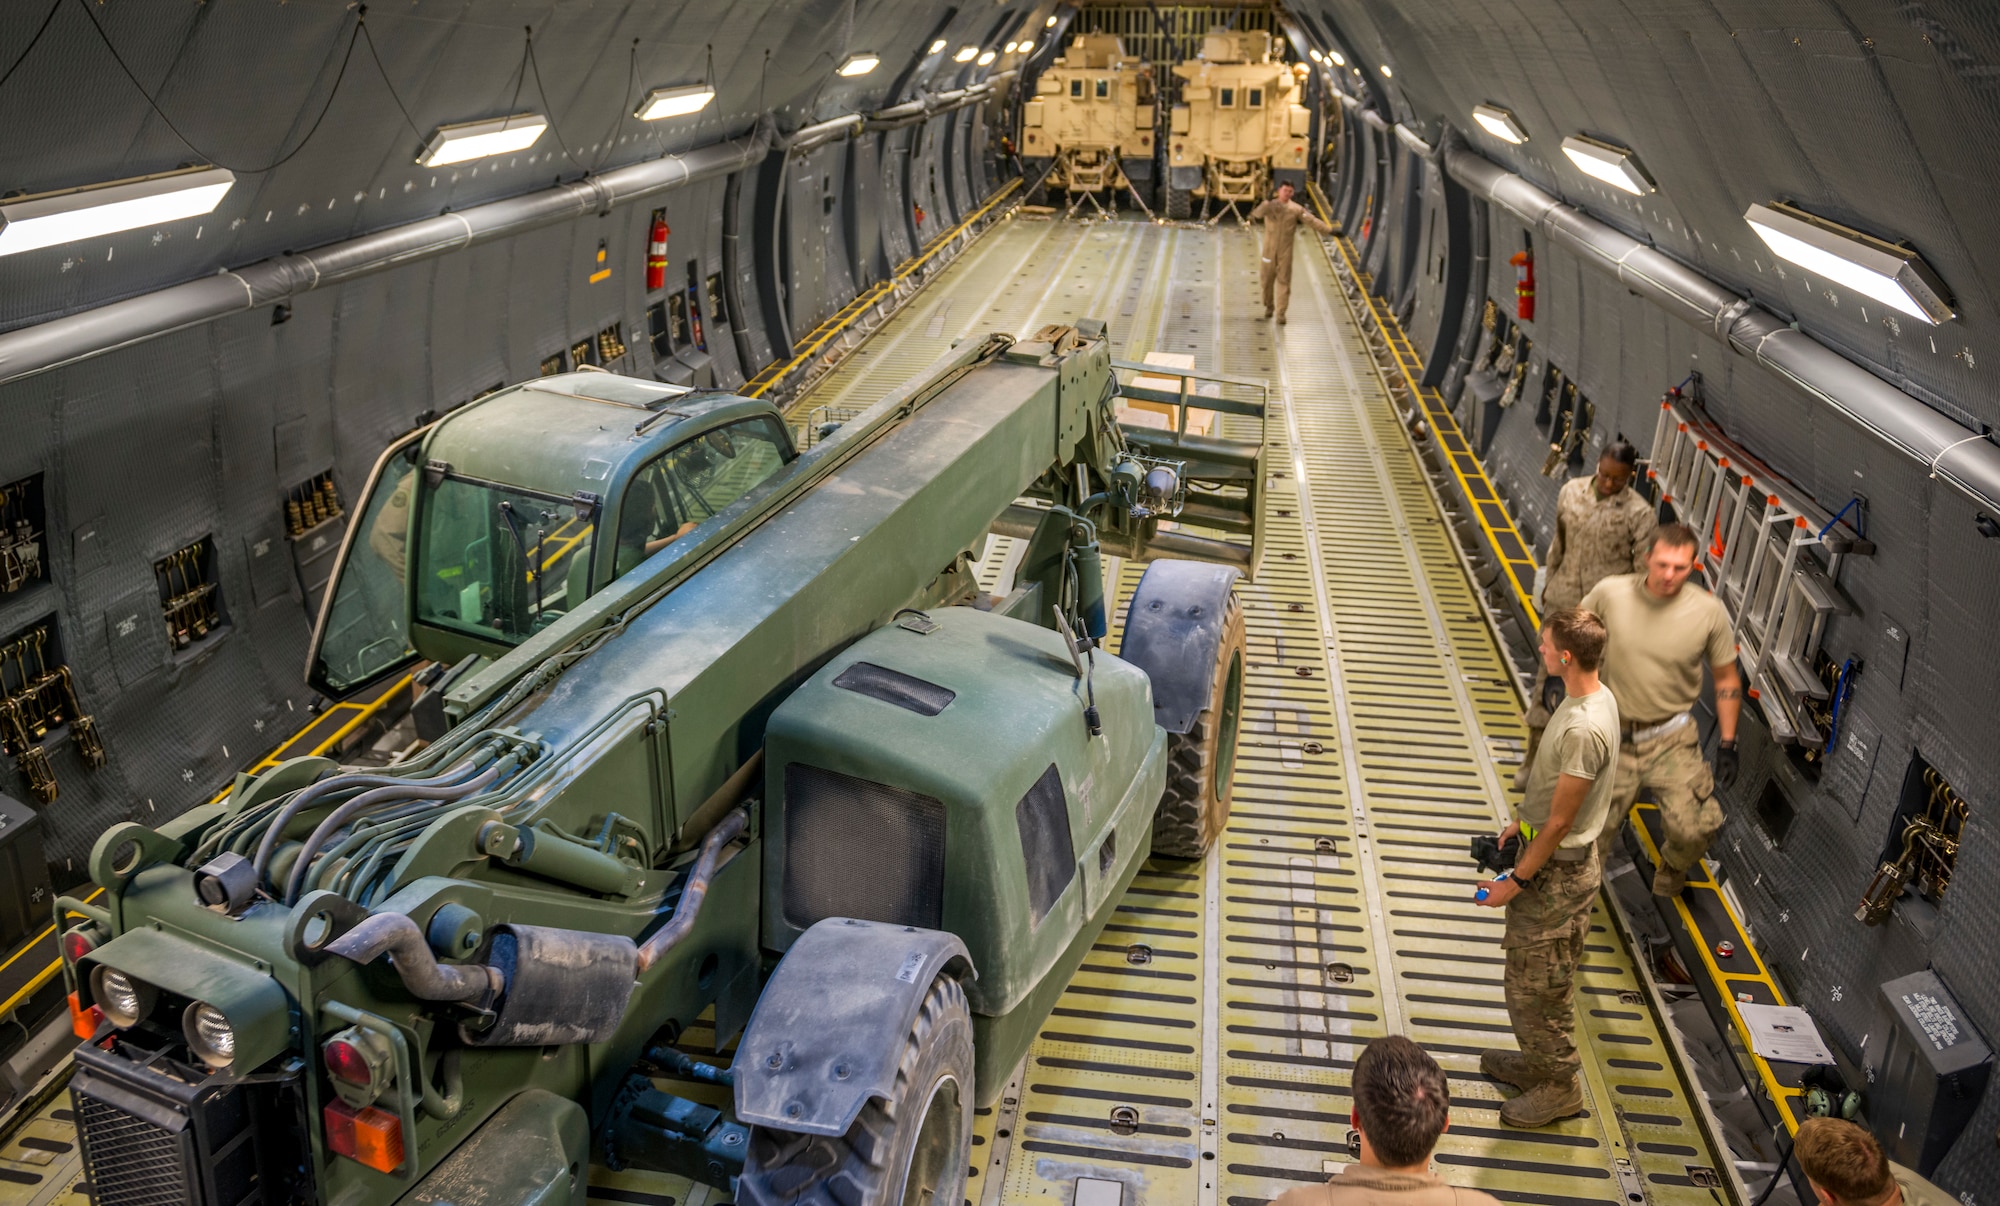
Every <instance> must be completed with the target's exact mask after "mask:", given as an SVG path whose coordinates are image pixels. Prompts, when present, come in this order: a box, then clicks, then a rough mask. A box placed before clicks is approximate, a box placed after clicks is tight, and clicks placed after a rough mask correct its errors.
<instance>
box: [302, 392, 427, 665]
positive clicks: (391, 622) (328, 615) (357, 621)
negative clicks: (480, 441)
mask: <svg viewBox="0 0 2000 1206" xmlns="http://www.w3.org/2000/svg"><path fill="white" fill-rule="evenodd" d="M429 432H430V428H429V427H423V428H419V429H418V430H416V431H413V432H411V433H410V434H409V435H406V436H404V437H402V438H401V439H399V440H397V441H396V442H395V443H393V444H391V445H389V447H388V450H387V451H385V452H383V454H382V456H381V458H380V459H379V460H377V461H376V462H375V468H374V470H373V471H372V472H370V473H369V475H368V485H367V488H366V489H364V490H363V491H362V498H363V500H364V501H363V504H362V507H361V510H360V512H359V515H358V518H357V519H356V521H355V522H354V523H353V524H352V525H351V526H349V527H348V529H347V535H346V536H345V537H344V538H343V539H342V540H341V543H340V556H339V558H338V559H337V560H336V561H335V562H334V565H333V582H332V584H331V586H329V588H328V589H327V592H326V595H325V598H324V599H323V600H322V601H321V603H320V610H319V619H318V620H317V622H315V623H314V625H313V634H312V647H311V648H310V649H309V650H308V651H307V653H306V682H307V683H309V684H311V686H312V688H313V689H314V690H315V691H318V692H319V693H320V694H322V695H324V696H326V697H327V698H329V699H344V698H346V697H347V696H349V695H352V694H354V693H355V692H356V691H359V690H361V689H362V688H364V687H367V686H369V685H370V684H372V683H375V682H377V681H379V680H381V679H382V678H384V677H386V676H388V675H390V674H393V673H395V672H397V671H399V670H402V669H405V668H406V667H408V666H410V665H411V664H413V663H414V662H416V660H417V651H416V650H415V649H413V648H411V646H410V601H409V589H408V585H407V583H408V578H409V572H408V563H407V550H408V548H409V531H410V520H411V516H412V515H413V514H414V505H413V504H414V503H415V501H416V492H417V489H418V487H419V486H420V485H421V484H422V470H423V463H422V455H423V443H424V436H425V435H427V434H428V433H429Z"/></svg>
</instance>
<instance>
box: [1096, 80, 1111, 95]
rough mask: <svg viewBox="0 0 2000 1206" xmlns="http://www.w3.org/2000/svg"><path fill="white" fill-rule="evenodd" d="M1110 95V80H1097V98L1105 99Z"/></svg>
mask: <svg viewBox="0 0 2000 1206" xmlns="http://www.w3.org/2000/svg"><path fill="white" fill-rule="evenodd" d="M1110 96H1111V81H1110V80H1099V81H1097V99H1098V100H1105V99H1108V98H1109V97H1110Z"/></svg>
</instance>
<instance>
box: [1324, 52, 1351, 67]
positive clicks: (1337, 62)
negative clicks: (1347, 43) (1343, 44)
mask: <svg viewBox="0 0 2000 1206" xmlns="http://www.w3.org/2000/svg"><path fill="white" fill-rule="evenodd" d="M1326 57H1327V58H1329V59H1332V60H1333V65H1334V66H1335V67H1345V66H1347V56H1346V55H1344V54H1342V53H1340V52H1339V51H1338V50H1329V51H1327V52H1326Z"/></svg>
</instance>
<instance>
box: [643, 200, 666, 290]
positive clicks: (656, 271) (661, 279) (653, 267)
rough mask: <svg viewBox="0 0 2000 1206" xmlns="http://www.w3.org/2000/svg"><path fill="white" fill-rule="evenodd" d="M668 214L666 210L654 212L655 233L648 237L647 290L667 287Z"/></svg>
mask: <svg viewBox="0 0 2000 1206" xmlns="http://www.w3.org/2000/svg"><path fill="white" fill-rule="evenodd" d="M667 233H668V232H667V215H666V212H665V211H664V210H661V211H655V212H654V214H653V233H652V234H651V235H650V236H648V237H647V239H646V290H647V292H649V293H650V292H652V291H653V290H655V289H664V288H666V287H667Z"/></svg>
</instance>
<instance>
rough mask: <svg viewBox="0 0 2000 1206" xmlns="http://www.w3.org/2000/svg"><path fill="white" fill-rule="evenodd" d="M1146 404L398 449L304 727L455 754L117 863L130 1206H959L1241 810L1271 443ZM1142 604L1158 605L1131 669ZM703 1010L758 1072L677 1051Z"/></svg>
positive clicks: (1059, 361)
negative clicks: (686, 1190)
mask: <svg viewBox="0 0 2000 1206" xmlns="http://www.w3.org/2000/svg"><path fill="white" fill-rule="evenodd" d="M1113 370H1114V362H1113V361H1112V360H1111V358H1110V354H1109V350H1108V347H1107V345H1106V341H1105V340H1104V338H1103V330H1102V326H1101V324H1094V323H1085V324H1080V325H1079V326H1078V327H1051V328H1049V329H1046V330H1044V331H1043V332H1041V333H1039V334H1038V335H1036V336H1035V337H1033V338H1032V339H1029V340H1024V341H1020V342H1016V341H1014V340H1012V339H1010V338H1008V337H1005V336H994V337H991V338H988V339H985V340H982V341H977V342H970V343H968V344H966V345H963V346H961V347H959V348H958V349H956V350H955V351H954V352H953V353H952V354H951V355H949V356H948V357H947V358H946V359H945V360H943V361H941V362H940V363H938V364H937V365H935V366H933V367H932V368H931V369H930V370H929V371H927V372H926V373H925V374H923V375H922V376H920V377H919V378H918V379H917V380H916V381H914V382H912V383H911V384H909V385H908V386H906V387H904V388H903V389H901V390H899V391H898V392H896V393H895V394H893V395H891V396H889V397H887V398H884V399H882V400H881V401H880V402H879V403H878V404H877V405H875V406H874V407H872V408H870V409H869V410H868V411H866V412H864V413H863V414H861V415H860V416H858V417H856V418H854V419H853V420H851V421H849V422H847V423H845V424H842V425H840V426H839V427H838V428H836V429H833V430H830V431H827V432H824V433H823V434H822V436H821V438H819V439H818V440H817V442H816V443H814V444H813V446H812V447H810V448H809V449H807V450H805V451H803V452H801V451H799V450H797V449H796V448H795V447H794V440H793V437H792V434H791V432H790V431H789V430H788V429H787V427H786V426H785V424H784V422H783V421H782V419H781V417H780V416H779V414H778V412H777V411H775V410H774V409H773V408H772V407H771V406H770V405H768V404H766V403H762V402H757V401H753V400H750V399H746V398H742V397H736V396H732V395H728V394H725V393H716V392H700V391H689V390H685V389H681V388H679V387H675V386H670V385H662V384H658V383H654V382H649V381H640V380H634V379H630V378H625V377H620V376H615V375H611V374H606V373H577V374H568V375H562V376H554V377H548V378H543V379H540V380H536V381H532V382H528V383H526V384H523V385H519V386H516V387H513V388H511V389H507V390H503V391H501V392H499V393H496V394H493V395H490V396H488V397H486V398H484V399H481V400H479V401H477V402H474V403H472V404H470V405H467V406H465V407H462V408H460V409H458V410H456V411H454V412H452V413H450V414H448V415H446V416H445V417H443V418H442V419H439V420H438V421H437V422H435V423H433V424H432V425H430V426H429V427H426V428H424V429H422V430H420V431H417V432H413V433H411V434H410V435H409V436H407V437H405V438H403V439H402V440H400V441H398V442H397V443H396V444H394V445H393V446H392V447H391V448H389V449H388V451H387V452H386V453H385V454H384V455H383V457H382V459H381V461H380V462H379V463H378V465H377V466H376V469H375V471H374V474H373V476H372V478H371V480H370V482H369V484H368V487H367V489H366V491H365V494H364V502H363V504H362V506H361V508H360V509H359V511H358V513H357V514H358V520H357V522H356V523H355V524H354V525H353V527H352V529H351V530H350V532H349V535H348V537H347V541H346V545H345V547H344V548H343V549H342V551H341V554H340V557H341V560H340V563H339V567H338V569H337V570H336V575H337V576H336V579H335V581H334V583H333V584H332V586H331V588H330V589H329V591H328V597H327V602H326V604H325V605H324V607H323V610H322V613H321V616H320V620H319V624H318V626H317V629H316V631H315V634H314V643H313V651H312V657H311V665H310V671H309V677H310V678H311V680H312V681H313V682H314V683H315V685H316V686H317V687H318V688H319V689H320V690H321V691H323V692H324V693H326V694H328V695H329V696H335V697H338V696H342V695H346V694H348V693H351V692H355V691H358V690H360V689H362V688H364V687H366V686H368V685H369V684H371V683H376V682H380V681H381V680H382V679H383V678H384V676H387V675H391V674H400V673H409V672H411V668H412V667H415V666H418V665H423V666H424V667H425V668H424V669H422V670H421V671H418V672H417V673H418V676H419V680H420V681H422V682H426V683H428V690H427V691H426V692H425V694H424V695H423V696H422V697H421V699H420V701H419V703H418V705H417V707H416V717H417V720H418V722H419V727H420V728H421V729H422V731H423V732H424V734H425V735H426V736H427V737H428V744H427V745H425V746H423V748H422V749H421V750H420V751H418V752H415V753H410V754H408V755H407V756H405V757H402V758H401V759H400V760H398V761H394V762H392V763H391V764H389V765H387V766H382V767H373V768H363V767H343V766H340V765H336V764H335V763H333V762H331V761H328V760H325V759H320V758H299V759H294V760H291V761H288V762H285V763H283V764H281V765H279V766H277V767H275V768H273V769H271V770H268V771H266V772H264V773H262V774H260V775H257V776H254V777H253V776H243V777H240V778H239V779H238V781H237V782H236V784H235V786H234V789H233V790H232V791H231V792H230V793H229V794H228V795H227V796H226V798H223V799H221V800H219V801H216V802H214V803H211V804H207V805H202V806H199V807H195V808H192V809H190V810H189V811H187V812H185V813H183V814H181V815H180V816H178V817H177V818H175V819H174V820H172V821H170V822H168V823H166V824H162V825H159V826H157V827H148V826H145V825H140V824H136V823H128V824H123V825H119V826H117V827H115V828H113V829H111V830H110V831H109V832H107V833H105V834H104V835H103V837H102V839H101V840H100V841H99V842H98V844H97V846H96V848H95V850H94V853H93V856H92V861H91V868H90V869H91V874H92V876H93V878H94V879H95V880H96V882H97V883H98V884H100V885H101V886H102V887H103V888H104V895H103V897H102V898H101V900H99V901H98V902H96V903H84V902H82V901H77V900H65V901H63V902H62V903H61V904H60V905H59V908H58V915H59V917H61V918H62V924H63V925H64V926H65V933H64V943H63V946H64V950H65V952H66V960H67V965H68V968H69V974H70V975H71V977H72V980H73V986H74V987H75V989H76V991H77V994H78V995H77V1001H78V1007H79V1008H80V1009H81V1010H82V1011H83V1013H82V1016H83V1017H85V1018H87V1019H91V1020H93V1021H95V1022H96V1025H95V1029H94V1033H93V1034H92V1037H91V1038H90V1039H89V1040H88V1041H86V1042H84V1043H83V1044H82V1045H80V1046H79V1048H78V1049H77V1052H76V1059H75V1069H74V1072H73V1077H72V1081H71V1092H72V1095H73V1099H74V1105H75V1109H76V1115H77V1122H78V1127H79V1131H80V1134H81V1138H82V1144H83V1149H84V1158H85V1164H86V1168H87V1175H88V1177H89V1180H90V1183H91V1186H92V1191H93V1194H94V1195H95V1199H96V1201H97V1202H99V1203H100V1204H102V1206H125V1204H128V1203H129V1204H138V1203H164V1202H189V1203H197V1204H200V1206H225V1204H226V1206H239V1204H242V1203H251V1202H267V1203H278V1202H294V1201H296V1202H318V1203H328V1204H338V1206H373V1204H376V1203H383V1204H386V1203H392V1202H407V1203H443V1202H454V1203H471V1202H478V1203H484V1204H498V1203H571V1204H577V1206H580V1204H581V1203H582V1202H583V1200H584V1193H585V1170H586V1168H587V1166H588V1165H589V1164H591V1163H592V1162H593V1161H597V1162H605V1163H608V1164H610V1165H612V1166H614V1167H632V1168H646V1169H655V1170H660V1171H665V1172H672V1173H677V1174H681V1175H685V1176H688V1177H691V1178H693V1179H696V1180H699V1181H703V1182H706V1183H709V1184H713V1185H716V1186H720V1187H722V1188H724V1189H727V1190H731V1191H733V1192H734V1193H735V1194H736V1200H737V1201H739V1202H744V1203H776V1202H780V1201H784V1202H793V1201H811V1202H836V1201H837V1202H839V1203H842V1204H843V1206H859V1204H875V1203H890V1202H904V1203H925V1202H930V1201H933V1200H934V1201H936V1202H940V1203H943V1202H956V1201H958V1200H960V1198H961V1196H962V1193H963V1190H964V1185H965V1180H966V1173H967V1166H968V1153H969V1145H970V1141H971V1127H972V1111H973V1109H974V1108H975V1106H976V1105H978V1104H981V1103H986V1102H990V1101H991V1100H992V1099H993V1098H994V1097H995V1096H996V1095H997V1094H998V1092H999V1091H1000V1089H1001V1087H1002V1086H1003V1085H1004V1084H1005V1083H1006V1081H1007V1078H1008V1076H1009V1074H1010V1072H1011V1070H1012V1068H1013V1067H1014V1066H1015V1065H1016V1063H1018V1061H1019V1060H1020V1059H1021V1058H1022V1057H1023V1055H1024V1054H1025V1052H1026V1050H1027V1048H1028V1046H1029V1043H1030V1041H1031V1039H1032V1036H1033V1035H1034V1033H1035V1032H1036V1030H1037V1028H1038V1027H1039V1026H1040V1024H1041V1023H1042V1021H1043V1020H1044V1018H1045V1017H1046V1016H1047V1015H1048V1013H1049V1010H1050V1008H1051V1007H1052V1004H1053V1003H1054V1001H1055V999H1056V997H1057V995H1058V994H1059V993H1060V992H1061V991H1062V989H1063V986H1064V984H1065V982H1066V981H1067V980H1068V978H1069V977H1070V975H1071V973H1072V972H1073V971H1074V970H1075V969H1076V968H1077V966H1078V965H1079V963H1080V962H1081V960H1082V958H1083V956H1084V953H1085V952H1086V951H1087V950H1088V949H1089V947H1090V945H1091V943H1092V941H1093V940H1094V939H1095V937H1096V936H1097V934H1098V933H1099V931H1100V929H1101V927H1102V926H1103V925H1104V922H1105V920H1106V918H1107V916H1108V915H1109V913H1110V911H1111V910H1112V909H1113V908H1114V907H1115V905H1116V902H1117V900H1118V898H1119V896H1120V894H1121V893H1122V891H1123V890H1124V888H1125V887H1126V885H1127V884H1128V883H1129V882H1130V880H1131V878H1132V876H1133V875H1134V873H1135V872H1136V870H1137V869H1138V867H1139V865H1140V863H1141V861H1142V860H1143V859H1145V858H1146V857H1147V855H1148V852H1149V851H1153V852H1160V853H1167V854H1173V855H1182V856H1187V855H1195V854H1198V853H1199V852H1200V850H1201V849H1202V847H1203V846H1204V845H1205V844H1206V843H1207V842H1208V841H1209V840H1210V839H1211V838H1212V837H1213V835H1214V833H1215V832H1216V830H1217V828H1218V827H1219V825H1220V824H1221V822H1222V820H1223V818H1224V816H1225V814H1226V810H1227V802H1228V783H1229V771H1230V765H1231V761H1232V758H1233V754H1234V749H1235V740H1236V717H1237V711H1238V706H1239V700H1240V698H1241V687H1242V675H1243V626H1242V616H1241V611H1240V609H1239V607H1238V605H1237V604H1236V603H1235V602H1233V600H1232V597H1231V586H1232V584H1233V582H1234V581H1235V580H1236V578H1237V577H1238V575H1239V574H1240V573H1243V572H1246V571H1250V570H1252V569H1253V568H1254V565H1255V561H1256V557H1257V552H1258V549H1259V547H1260V542H1259V540H1258V533H1259V531H1260V529H1261V524H1260V522H1259V519H1260V514H1261V509H1262V506H1263V492H1262V489H1261V465H1260V456H1261V443H1256V442H1234V441H1230V440H1224V439H1218V438H1206V437H1199V436H1193V435H1176V434H1174V433H1171V432H1160V431H1157V430H1151V429H1137V428H1135V429H1132V430H1130V431H1127V430H1125V429H1123V428H1121V427H1120V426H1119V424H1118V423H1117V422H1116V421H1115V419H1114V417H1113V415H1114V411H1113V399H1114V396H1115V395H1116V393H1117V392H1118V387H1117V380H1116V377H1115V375H1114V371H1113ZM1156 371H1157V370H1156ZM1169 397H1171V395H1169ZM1202 405H1203V406H1206V407H1210V408H1215V407H1218V406H1220V407H1223V408H1224V409H1229V408H1231V407H1233V408H1234V409H1235V410H1236V412H1237V413H1239V414H1245V415H1253V416H1254V415H1258V414H1260V413H1261V408H1260V407H1259V406H1258V405H1256V404H1253V403H1227V402H1224V401H1222V400H1219V399H1214V398H1203V399H1202ZM1142 441H1149V442H1142ZM1175 517H1178V518H1179V520H1180V523H1181V524H1186V525H1198V527H1199V528H1200V529H1201V530H1203V531H1208V532H1214V533H1219V535H1213V536H1200V535H1195V534H1193V533H1191V532H1189V531H1188V530H1186V529H1185V528H1184V527H1180V526H1177V525H1175V524H1174V523H1171V522H1167V521H1171V520H1173V519H1175ZM1163 522H1167V526H1165V527H1163V526H1162V524H1163ZM995 531H999V532H1002V533H1007V534H1015V535H1019V536H1025V537H1026V547H1025V552H1023V553H1022V554H1021V556H1020V560H1019V563H1018V569H1017V570H1016V571H1015V573H1014V575H1013V582H1012V584H1011V586H1010V587H1009V588H1008V589H1006V590H1005V591H1004V592H1003V593H1000V594H997V595H996V594H988V593H986V592H985V591H983V590H982V588H981V586H980V583H979V581H978V580H977V578H976V576H975V573H974V566H975V562H976V560H977V559H978V557H979V556H980V554H981V550H982V549H983V548H984V546H985V542H986V541H987V540H988V538H989V535H990V534H991V533H992V532H995ZM1107 554H1113V555H1119V556H1125V557H1137V558H1145V559H1149V560H1151V564H1150V565H1149V566H1148V568H1147V570H1146V573H1145V576H1144V577H1143V579H1142V580H1141V582H1140V584H1139V586H1138V587H1137V589H1136V593H1135V595H1134V597H1133V599H1132V601H1131V603H1130V605H1129V606H1130V610H1129V611H1128V613H1127V619H1126V621H1125V625H1124V635H1123V638H1122V645H1121V651H1120V653H1121V655H1120V656H1112V655H1111V654H1110V653H1108V652H1106V651H1105V650H1103V649H1101V648H1099V647H1098V642H1099V640H1100V639H1101V638H1103V637H1104V636H1105V634H1106V630H1107V628H1108V625H1107V622H1106V615H1105V585H1104V573H1103V569H1102V560H1103V558H1104V556H1105V555H1107ZM709 1010H712V1011H713V1014H712V1017H713V1022H714V1029H715V1032H716V1036H717V1043H718V1045H720V1044H723V1043H725V1042H726V1041H727V1040H729V1039H731V1038H732V1037H735V1036H738V1035H740V1036H741V1037H740V1042H739V1044H738V1046H737V1049H736V1051H735V1053H734V1059H733V1061H732V1063H731V1066H730V1067H728V1068H722V1067H718V1066H714V1065H710V1064H703V1063H699V1062H696V1061H695V1060H693V1059H691V1058H690V1057H689V1056H687V1055H685V1054H683V1053H681V1052H679V1051H677V1050H675V1049H674V1047H673V1044H674V1042H675V1040H676V1039H677V1037H678V1036H679V1035H680V1033H681V1032H682V1031H683V1030H684V1029H685V1028H686V1027H688V1026H689V1025H690V1024H691V1023H693V1022H694V1021H695V1020H696V1019H697V1018H698V1017H702V1016H704V1015H705V1012H706V1011H709ZM661 1072H666V1073H671V1074H672V1075H673V1076H674V1077H676V1078H678V1079H679V1080H681V1081H685V1080H690V1079H692V1080H695V1081H704V1080H705V1081H709V1082H712V1083H714V1084H718V1085H727V1086H729V1087H730V1091H731V1093H732V1094H733V1106H732V1108H730V1109H728V1110H722V1109H717V1108H714V1107H712V1106H709V1105H704V1104H701V1103H699V1102H697V1101H694V1100H690V1099H687V1098H682V1097H678V1096H675V1095H673V1094H671V1093H668V1092H666V1091H663V1090H662V1089H661V1088H660V1087H658V1082H657V1081H656V1079H655V1078H654V1076H653V1075H650V1074H651V1073H661Z"/></svg>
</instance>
